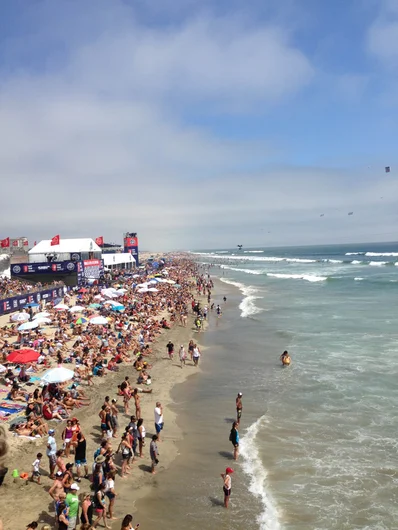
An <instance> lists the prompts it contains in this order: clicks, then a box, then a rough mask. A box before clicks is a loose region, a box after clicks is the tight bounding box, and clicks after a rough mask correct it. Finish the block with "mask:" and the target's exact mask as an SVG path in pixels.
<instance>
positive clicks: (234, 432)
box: [229, 421, 239, 460]
mask: <svg viewBox="0 0 398 530" xmlns="http://www.w3.org/2000/svg"><path fill="white" fill-rule="evenodd" d="M238 427H239V423H238V422H237V421H234V422H233V424H232V429H231V432H230V434H229V441H230V442H231V443H232V445H233V446H234V460H238V456H239V431H238Z"/></svg>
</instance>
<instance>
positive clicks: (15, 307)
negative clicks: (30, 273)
mask: <svg viewBox="0 0 398 530" xmlns="http://www.w3.org/2000/svg"><path fill="white" fill-rule="evenodd" d="M63 296H64V288H63V287H56V288H54V289H47V290H44V291H39V292H37V293H31V294H22V295H20V296H13V297H12V298H6V299H4V300H0V315H5V314H6V313H12V312H13V311H19V310H20V309H22V308H23V307H24V306H25V305H27V304H39V303H40V302H41V300H45V301H46V302H50V301H51V300H55V299H56V298H63Z"/></svg>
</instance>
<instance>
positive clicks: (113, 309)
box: [111, 304, 124, 311]
mask: <svg viewBox="0 0 398 530" xmlns="http://www.w3.org/2000/svg"><path fill="white" fill-rule="evenodd" d="M111 309H112V311H124V305H122V304H120V305H113V306H112V308H111Z"/></svg>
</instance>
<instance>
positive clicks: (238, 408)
mask: <svg viewBox="0 0 398 530" xmlns="http://www.w3.org/2000/svg"><path fill="white" fill-rule="evenodd" d="M242 395H243V394H242V392H239V394H238V395H237V396H236V423H237V424H238V425H239V424H240V419H241V417H242V409H243V405H242Z"/></svg>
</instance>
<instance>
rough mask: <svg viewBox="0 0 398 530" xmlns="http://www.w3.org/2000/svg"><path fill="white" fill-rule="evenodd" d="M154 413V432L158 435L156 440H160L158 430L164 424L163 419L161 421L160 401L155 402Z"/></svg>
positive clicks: (161, 428)
mask: <svg viewBox="0 0 398 530" xmlns="http://www.w3.org/2000/svg"><path fill="white" fill-rule="evenodd" d="M154 413H155V429H156V433H157V435H158V442H160V431H162V430H163V425H164V421H163V407H162V404H161V403H160V401H157V402H156V407H155V410H154Z"/></svg>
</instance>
